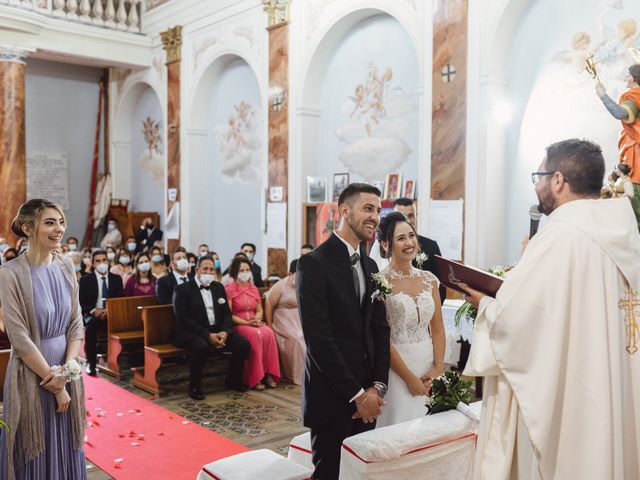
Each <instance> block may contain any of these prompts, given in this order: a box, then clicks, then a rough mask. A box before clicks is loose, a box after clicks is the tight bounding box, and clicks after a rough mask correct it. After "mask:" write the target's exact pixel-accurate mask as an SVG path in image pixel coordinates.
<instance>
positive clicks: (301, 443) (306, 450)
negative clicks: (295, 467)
mask: <svg viewBox="0 0 640 480" xmlns="http://www.w3.org/2000/svg"><path fill="white" fill-rule="evenodd" d="M287 458H288V459H289V460H292V461H294V462H296V463H299V464H300V465H302V466H303V467H307V468H309V469H311V470H313V461H312V460H311V432H305V433H302V434H300V435H298V436H297V437H293V439H292V440H291V441H290V442H289V452H288V453H287Z"/></svg>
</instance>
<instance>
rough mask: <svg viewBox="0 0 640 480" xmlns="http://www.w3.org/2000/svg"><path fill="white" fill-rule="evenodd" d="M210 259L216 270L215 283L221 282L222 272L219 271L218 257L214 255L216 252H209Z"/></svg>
mask: <svg viewBox="0 0 640 480" xmlns="http://www.w3.org/2000/svg"><path fill="white" fill-rule="evenodd" d="M210 255H211V258H213V266H214V268H215V269H216V273H215V276H216V282H219V281H220V280H222V271H221V269H220V256H219V255H218V254H217V253H216V252H211V253H210Z"/></svg>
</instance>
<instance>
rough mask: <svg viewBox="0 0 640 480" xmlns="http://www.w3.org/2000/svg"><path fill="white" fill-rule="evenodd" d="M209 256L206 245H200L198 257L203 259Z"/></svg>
mask: <svg viewBox="0 0 640 480" xmlns="http://www.w3.org/2000/svg"><path fill="white" fill-rule="evenodd" d="M207 255H209V245H207V244H206V243H203V244H201V245H199V246H198V256H199V257H204V256H207Z"/></svg>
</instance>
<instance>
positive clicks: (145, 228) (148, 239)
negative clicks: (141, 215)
mask: <svg viewBox="0 0 640 480" xmlns="http://www.w3.org/2000/svg"><path fill="white" fill-rule="evenodd" d="M158 240H162V230H160V229H158V228H156V226H155V225H154V224H153V220H151V217H147V218H145V219H144V220H143V221H142V225H140V228H139V229H138V231H137V232H136V242H137V243H138V250H137V251H138V252H140V251H144V250H147V249H150V248H151V247H153V244H154V243H156V242H157V241H158Z"/></svg>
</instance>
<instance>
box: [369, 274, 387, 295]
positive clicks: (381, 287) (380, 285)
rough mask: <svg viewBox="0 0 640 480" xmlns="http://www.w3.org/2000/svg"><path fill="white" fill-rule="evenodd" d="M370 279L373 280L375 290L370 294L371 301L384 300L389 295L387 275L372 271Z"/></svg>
mask: <svg viewBox="0 0 640 480" xmlns="http://www.w3.org/2000/svg"><path fill="white" fill-rule="evenodd" d="M371 279H372V280H373V285H374V286H375V288H376V289H375V290H374V291H373V293H372V294H371V303H373V302H374V301H376V300H379V301H381V302H384V301H385V300H386V299H387V297H388V296H389V295H391V285H389V281H388V280H387V277H385V276H384V275H383V274H382V273H380V272H378V273H374V274H372V275H371Z"/></svg>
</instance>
